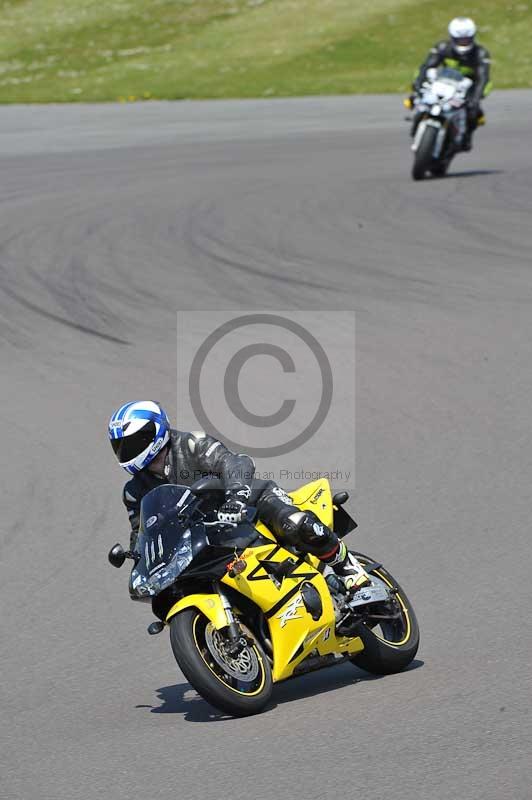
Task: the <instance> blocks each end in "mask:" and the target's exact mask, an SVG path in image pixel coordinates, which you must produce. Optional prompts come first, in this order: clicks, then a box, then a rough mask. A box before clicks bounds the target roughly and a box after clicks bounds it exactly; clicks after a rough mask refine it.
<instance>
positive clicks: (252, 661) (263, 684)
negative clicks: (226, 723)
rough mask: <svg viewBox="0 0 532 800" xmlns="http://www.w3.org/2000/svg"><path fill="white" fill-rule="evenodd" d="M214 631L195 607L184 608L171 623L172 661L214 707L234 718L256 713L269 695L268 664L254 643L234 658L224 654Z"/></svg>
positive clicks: (220, 635) (221, 636)
mask: <svg viewBox="0 0 532 800" xmlns="http://www.w3.org/2000/svg"><path fill="white" fill-rule="evenodd" d="M225 642H226V639H225V636H224V633H223V631H217V630H216V629H215V628H214V626H213V625H212V623H211V622H209V620H208V619H207V617H205V616H204V614H202V613H201V612H200V611H198V609H196V608H187V609H185V610H184V611H182V612H181V613H180V614H176V616H175V617H173V618H172V620H171V622H170V643H171V645H172V651H173V653H174V656H175V659H176V661H177V663H178V665H179V667H180V669H181V671H182V672H183V675H184V676H185V678H186V679H187V680H188V682H189V683H190V685H191V686H193V687H194V689H195V690H196V691H197V692H198V693H199V694H200V695H201V696H202V697H203V698H204V699H205V700H207V702H208V703H210V704H211V705H213V706H214V707H215V708H218V709H220V710H221V711H225V712H226V713H228V714H231V715H232V716H235V717H245V716H248V715H250V714H257V713H258V712H259V711H262V709H263V708H264V707H265V706H266V704H267V703H268V701H269V699H270V697H271V694H272V688H273V683H272V674H271V668H270V664H269V661H268V659H267V657H266V655H265V654H264V651H263V650H262V648H261V647H260V645H259V644H258V642H257V641H256V640H253V643H252V644H248V645H247V646H246V647H244V649H243V650H242V652H241V653H240V654H239V656H238V657H237V658H231V657H230V656H229V655H228V654H227V653H226V651H225Z"/></svg>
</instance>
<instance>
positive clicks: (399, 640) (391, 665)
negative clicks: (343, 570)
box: [350, 553, 419, 675]
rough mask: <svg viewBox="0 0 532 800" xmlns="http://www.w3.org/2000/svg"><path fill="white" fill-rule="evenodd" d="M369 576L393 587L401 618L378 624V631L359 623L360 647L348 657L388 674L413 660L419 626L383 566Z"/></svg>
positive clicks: (368, 560)
mask: <svg viewBox="0 0 532 800" xmlns="http://www.w3.org/2000/svg"><path fill="white" fill-rule="evenodd" d="M354 556H355V558H357V559H358V561H360V563H361V564H362V565H363V566H364V565H365V564H370V563H371V562H372V561H373V559H371V558H369V557H368V556H365V555H363V554H362V553H354ZM371 575H374V576H375V577H376V578H377V579H379V580H380V581H382V582H384V583H385V584H387V585H388V586H390V587H393V588H395V589H396V601H397V603H398V606H399V609H400V611H401V617H400V619H399V620H397V622H394V623H393V624H392V623H385V624H383V623H381V624H380V626H379V627H380V628H381V631H380V632H378V631H377V630H376V629H375V628H373V629H372V628H371V627H370V626H369V625H367V624H366V623H361V624H360V626H359V629H358V630H357V635H358V636H360V638H361V639H362V642H363V643H364V650H363V651H362V652H361V653H359V654H358V655H356V656H353V658H351V659H350V660H351V661H352V663H353V664H355V666H357V667H360V668H361V669H364V670H366V672H371V673H372V674H374V675H391V674H392V673H394V672H400V671H401V670H403V669H405V667H407V666H408V665H409V664H410V663H411V662H412V661H413V660H414V658H415V656H416V653H417V650H418V647H419V626H418V622H417V619H416V615H415V613H414V609H413V608H412V605H411V603H410V601H409V599H408V597H407V596H406V594H405V592H404V591H403V589H402V588H401V587H400V586H399V584H398V583H397V581H396V580H395V578H394V577H393V576H392V575H390V573H389V572H388V571H387V570H385V569H384V567H379V568H378V569H377V570H374V571H373V572H372V573H371Z"/></svg>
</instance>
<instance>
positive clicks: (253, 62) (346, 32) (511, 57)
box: [0, 0, 532, 103]
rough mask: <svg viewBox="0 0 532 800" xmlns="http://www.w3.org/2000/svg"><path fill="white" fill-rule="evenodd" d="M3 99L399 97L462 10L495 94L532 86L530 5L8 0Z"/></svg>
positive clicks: (1, 31)
mask: <svg viewBox="0 0 532 800" xmlns="http://www.w3.org/2000/svg"><path fill="white" fill-rule="evenodd" d="M0 6H1V10H2V14H1V15H0V52H1V53H2V59H3V60H2V61H1V62H0V102H4V103H12V102H51V101H53V102H70V101H85V102H87V101H102V100H117V99H122V100H137V99H150V98H160V99H179V98H207V97H211V98H227V97H282V96H285V97H286V96H291V95H308V94H349V93H372V92H400V91H406V90H407V88H408V85H409V83H410V81H411V79H412V76H413V73H414V72H415V70H416V68H417V66H418V65H419V63H420V62H421V61H422V59H423V58H424V57H425V55H426V52H427V50H428V48H429V47H430V46H431V45H432V43H433V42H434V41H436V40H438V39H440V38H444V37H445V33H446V26H447V23H448V21H449V19H450V17H452V16H454V15H457V14H463V13H467V14H469V15H471V16H472V17H473V18H474V19H475V20H476V21H477V24H478V26H479V40H480V41H481V42H482V43H483V44H485V45H486V46H487V47H488V48H489V49H490V50H491V51H492V56H493V60H494V64H493V79H494V83H495V86H496V88H507V87H532V68H531V67H532V51H531V50H530V45H529V42H530V39H531V37H532V0H530V3H528V2H515V0H514V2H506V0H482V1H481V2H480V1H479V0H475V1H474V2H472V3H471V4H469V5H468V6H466V7H464V6H463V4H462V3H455V2H454V0H452V1H451V3H450V4H448V5H445V6H444V4H442V3H441V2H440V0H437V1H435V0H370V1H368V0H149V2H147V0H109V1H108V2H107V3H101V2H95V0H10V2H0Z"/></svg>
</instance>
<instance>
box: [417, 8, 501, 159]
mask: <svg viewBox="0 0 532 800" xmlns="http://www.w3.org/2000/svg"><path fill="white" fill-rule="evenodd" d="M461 33H463V34H466V35H464V36H459V35H457V34H461ZM475 33H476V26H475V24H474V23H473V21H472V20H470V19H465V18H462V17H458V18H456V19H453V20H452V21H451V22H450V24H449V39H447V40H445V41H441V42H438V43H437V44H436V45H434V47H433V48H432V49H431V50H430V52H429V54H428V56H427V58H426V59H425V61H424V62H423V64H422V65H421V67H420V69H419V72H418V74H417V75H416V78H415V80H414V83H413V84H412V89H413V91H414V92H415V94H418V93H419V91H420V89H421V85H422V83H423V81H424V80H425V78H426V75H427V70H428V69H430V68H431V67H434V68H436V67H440V66H445V67H452V68H454V69H457V70H458V71H459V72H461V73H462V75H464V76H465V77H467V78H470V79H471V80H472V81H473V86H472V87H471V89H470V90H469V93H468V98H467V122H468V125H467V131H466V135H465V137H464V142H463V149H464V150H471V142H472V136H473V132H474V131H475V129H476V128H477V126H478V123H479V120H481V119H483V117H484V112H483V111H482V108H481V105H480V101H481V99H482V98H483V97H485V96H486V95H487V94H488V93H489V91H490V89H491V83H490V64H491V59H490V54H489V52H488V51H487V50H486V48H485V47H482V45H480V44H477V43H476V42H475ZM453 34H455V35H454V36H453Z"/></svg>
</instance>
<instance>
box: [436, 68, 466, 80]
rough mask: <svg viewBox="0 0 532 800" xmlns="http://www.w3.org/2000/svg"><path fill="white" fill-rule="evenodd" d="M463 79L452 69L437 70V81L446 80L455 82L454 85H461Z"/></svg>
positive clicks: (459, 73)
mask: <svg viewBox="0 0 532 800" xmlns="http://www.w3.org/2000/svg"><path fill="white" fill-rule="evenodd" d="M463 79H464V76H463V75H462V73H461V72H460V71H459V70H457V69H453V67H442V69H439V70H438V80H439V81H442V80H447V81H455V82H456V83H461V82H462V80H463Z"/></svg>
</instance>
